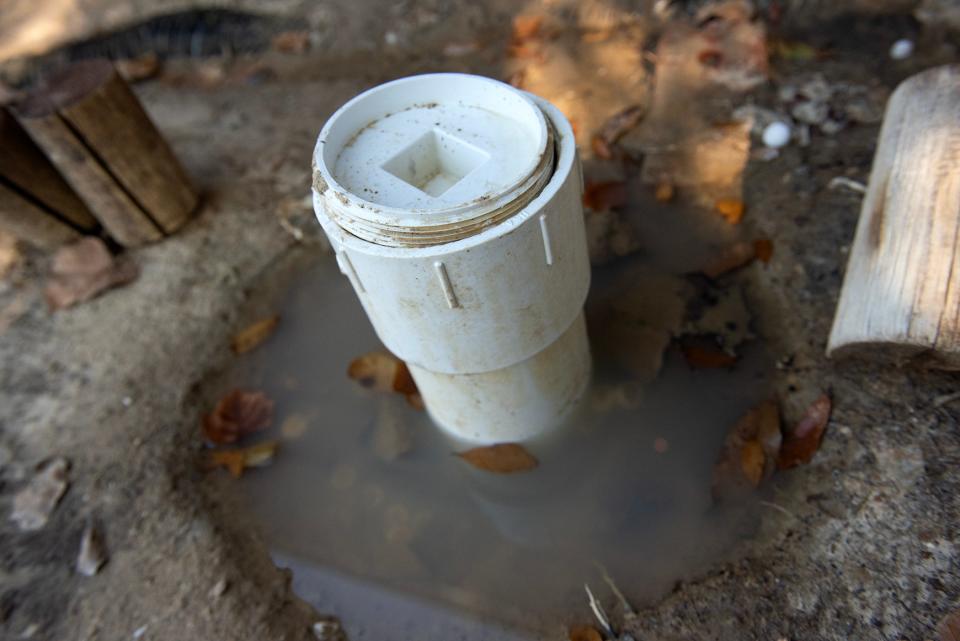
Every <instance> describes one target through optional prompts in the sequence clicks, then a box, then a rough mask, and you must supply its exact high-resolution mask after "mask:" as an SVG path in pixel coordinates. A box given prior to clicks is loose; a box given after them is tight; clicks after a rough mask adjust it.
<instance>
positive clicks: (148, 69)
mask: <svg viewBox="0 0 960 641" xmlns="http://www.w3.org/2000/svg"><path fill="white" fill-rule="evenodd" d="M113 65H114V66H115V67H116V68H117V73H119V74H120V76H121V77H122V78H123V79H124V80H126V81H127V82H130V83H134V82H140V81H141V80H149V79H150V78H153V77H154V76H156V75H157V74H158V73H160V58H159V57H158V56H157V54H156V53H154V52H152V51H151V52H149V53H145V54H143V55H142V56H137V57H136V58H127V59H125V60H117V61H116V62H114V63H113Z"/></svg>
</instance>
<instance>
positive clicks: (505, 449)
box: [457, 443, 540, 474]
mask: <svg viewBox="0 0 960 641" xmlns="http://www.w3.org/2000/svg"><path fill="white" fill-rule="evenodd" d="M457 456H459V457H460V458H462V459H463V460H464V461H466V462H467V463H469V464H470V465H472V466H474V467H475V468H477V469H480V470H484V471H486V472H493V473H495V474H512V473H514V472H527V471H529V470H532V469H534V468H535V467H537V466H538V465H539V464H540V462H539V461H538V460H537V459H536V458H535V457H534V456H533V455H532V454H530V452H528V451H527V450H526V448H525V447H523V446H522V445H520V444H519V443H497V444H496V445H488V446H486V447H475V448H473V449H472V450H467V451H466V452H459V453H457Z"/></svg>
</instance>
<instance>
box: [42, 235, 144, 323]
mask: <svg viewBox="0 0 960 641" xmlns="http://www.w3.org/2000/svg"><path fill="white" fill-rule="evenodd" d="M138 275H139V270H138V269H137V266H136V265H135V264H134V263H133V262H132V261H130V260H129V259H127V258H119V259H114V257H113V256H112V255H111V254H110V250H109V249H107V246H106V245H105V244H104V242H103V241H102V240H100V239H99V238H97V237H95V236H86V237H84V238H81V239H80V240H78V241H77V242H75V243H71V244H69V245H64V246H63V247H61V248H60V249H58V250H57V253H56V254H54V256H53V261H52V264H51V266H50V275H49V276H48V278H47V284H46V288H45V289H44V297H45V298H46V300H47V305H48V306H49V307H50V309H52V310H57V309H63V308H65V307H70V306H72V305H76V304H77V303H82V302H84V301H86V300H90V299H91V298H93V297H95V296H97V295H98V294H100V293H101V292H103V291H105V290H107V289H110V288H111V287H117V286H119V285H124V284H126V283H129V282H131V281H132V280H134V279H136V277H137V276H138Z"/></svg>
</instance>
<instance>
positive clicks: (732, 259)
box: [703, 241, 772, 278]
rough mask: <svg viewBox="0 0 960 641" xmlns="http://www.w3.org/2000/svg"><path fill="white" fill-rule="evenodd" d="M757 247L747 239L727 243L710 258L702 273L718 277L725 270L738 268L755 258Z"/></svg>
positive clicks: (709, 276) (710, 276)
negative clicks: (727, 244) (730, 243)
mask: <svg viewBox="0 0 960 641" xmlns="http://www.w3.org/2000/svg"><path fill="white" fill-rule="evenodd" d="M757 249H758V247H757V245H756V244H755V243H752V242H748V241H741V242H738V243H734V244H732V245H729V246H727V247H725V248H724V249H722V250H721V251H720V253H719V254H717V255H716V256H714V257H713V258H712V259H710V262H708V263H707V264H706V265H705V266H704V268H703V274H704V275H705V276H707V277H708V278H718V277H720V276H723V275H724V274H726V273H727V272H732V271H733V270H735V269H739V268H740V267H743V266H744V265H747V264H749V263H751V262H753V260H754V259H755V258H757ZM771 251H772V250H771Z"/></svg>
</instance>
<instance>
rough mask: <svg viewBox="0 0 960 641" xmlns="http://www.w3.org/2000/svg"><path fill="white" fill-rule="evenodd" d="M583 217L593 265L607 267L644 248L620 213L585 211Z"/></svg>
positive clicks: (588, 249)
mask: <svg viewBox="0 0 960 641" xmlns="http://www.w3.org/2000/svg"><path fill="white" fill-rule="evenodd" d="M583 216H584V218H583V222H584V225H585V227H586V234H587V251H588V253H589V255H590V264H591V265H593V266H600V265H606V264H607V263H610V262H612V261H614V260H616V259H618V258H624V257H625V256H629V255H630V254H633V253H635V252H637V251H638V250H639V249H640V248H641V247H642V245H641V243H640V237H639V235H638V234H637V232H636V230H635V229H634V228H633V226H632V225H631V224H630V223H629V222H627V221H626V220H625V219H624V217H623V215H622V214H620V213H619V212H616V211H613V210H610V209H608V210H604V211H585V212H584V214H583Z"/></svg>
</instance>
